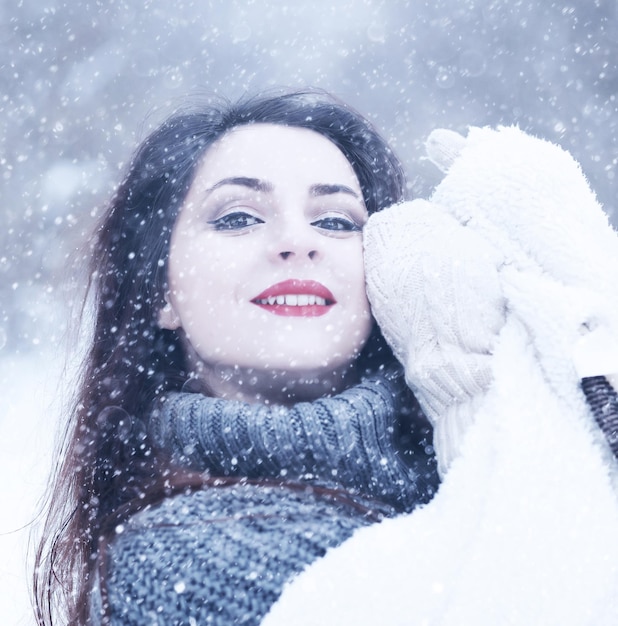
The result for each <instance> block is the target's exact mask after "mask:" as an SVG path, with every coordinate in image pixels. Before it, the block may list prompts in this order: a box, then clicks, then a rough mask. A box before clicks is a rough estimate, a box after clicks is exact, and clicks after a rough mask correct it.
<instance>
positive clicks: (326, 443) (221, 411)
mask: <svg viewBox="0 0 618 626" xmlns="http://www.w3.org/2000/svg"><path fill="white" fill-rule="evenodd" d="M405 404H410V396H409V394H408V393H406V388H405V383H404V382H403V380H402V377H401V376H399V375H380V376H375V377H373V378H371V379H368V380H365V381H363V382H362V383H360V384H359V385H357V386H355V387H352V388H350V389H347V390H346V391H344V392H343V393H341V394H339V395H337V396H333V397H329V398H323V399H320V400H316V401H314V402H300V403H298V404H296V405H294V406H292V407H282V406H268V405H253V404H246V403H243V402H238V401H232V400H222V399H219V398H210V397H206V396H204V395H201V394H198V393H185V392H175V393H171V394H169V395H168V396H167V397H166V398H165V401H164V402H163V403H162V405H160V407H159V408H158V409H157V410H155V411H154V413H153V414H152V416H151V421H150V432H151V435H152V437H153V440H154V442H155V445H157V446H159V447H161V448H164V449H165V450H167V451H168V452H169V453H171V455H172V459H173V460H174V462H175V463H177V464H180V465H183V466H188V467H191V468H192V469H196V470H198V471H202V472H208V473H210V474H212V475H214V476H243V477H247V478H264V479H285V480H293V481H310V482H313V483H318V484H320V485H324V486H329V487H335V488H344V489H346V490H347V491H349V492H351V493H355V494H359V495H361V496H364V497H368V498H373V499H377V500H380V501H381V502H383V503H386V504H388V505H390V506H392V507H394V508H395V509H396V510H399V511H402V510H410V509H411V508H413V507H414V506H415V505H417V504H418V503H419V501H423V500H426V499H428V498H429V497H430V496H431V493H432V491H433V488H434V487H435V484H436V475H435V466H434V463H433V458H432V457H431V456H430V455H428V454H427V453H426V452H425V451H424V449H425V445H423V443H419V440H420V439H422V437H423V435H426V434H427V432H426V431H425V432H423V433H420V432H419V433H417V437H416V445H417V448H418V449H417V450H415V451H414V453H413V454H408V455H406V454H404V451H403V450H401V449H400V446H398V445H396V443H395V441H396V431H397V430H398V429H399V425H398V420H399V419H400V417H401V414H402V413H405V412H406V411H408V413H409V412H410V407H409V406H404V405H405ZM418 428H419V431H420V430H422V428H423V427H422V426H419V427H418ZM413 438H414V433H413ZM419 451H420V454H419Z"/></svg>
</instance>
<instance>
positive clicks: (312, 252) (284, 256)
mask: <svg viewBox="0 0 618 626" xmlns="http://www.w3.org/2000/svg"><path fill="white" fill-rule="evenodd" d="M317 253H318V251H317V250H309V252H307V256H308V257H309V258H310V259H314V258H315V257H316V255H317ZM295 254H296V253H295V252H292V251H291V250H283V251H282V252H279V256H280V257H281V258H282V259H283V260H284V261H286V260H287V259H289V258H290V257H291V256H293V255H295ZM301 256H302V255H301Z"/></svg>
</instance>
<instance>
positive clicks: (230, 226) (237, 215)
mask: <svg viewBox="0 0 618 626" xmlns="http://www.w3.org/2000/svg"><path fill="white" fill-rule="evenodd" d="M263 223H264V220H262V219H260V218H259V217H256V216H255V215H251V214H250V213H245V212H244V211H234V213H228V214H227V215H224V216H222V217H219V218H217V219H216V220H212V221H211V222H208V224H210V225H211V226H212V227H213V228H214V229H215V230H217V231H226V230H244V229H245V228H251V227H252V226H257V225H258V224H263ZM311 225H312V226H315V227H316V228H319V229H320V230H327V231H331V232H359V231H360V230H361V226H359V225H358V224H357V223H356V222H354V221H353V220H350V219H347V218H345V217H334V216H333V217H322V218H320V219H318V220H315V221H314V222H311Z"/></svg>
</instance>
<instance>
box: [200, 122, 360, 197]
mask: <svg viewBox="0 0 618 626" xmlns="http://www.w3.org/2000/svg"><path fill="white" fill-rule="evenodd" d="M230 176H248V177H253V178H259V179H261V180H265V181H268V182H272V183H275V184H277V182H281V181H283V180H285V181H294V182H297V183H298V184H304V183H306V184H308V185H312V184H315V183H342V184H347V185H348V186H351V187H352V188H354V189H356V190H359V184H358V180H357V178H356V174H355V173H354V170H353V168H352V166H351V165H350V163H349V162H348V160H347V159H346V157H345V156H344V155H343V153H342V152H341V151H340V150H339V148H338V147H337V146H336V145H335V144H334V143H332V142H331V141H330V140H329V139H327V138H326V137H324V136H322V135H320V134H319V133H317V132H315V131H312V130H309V129H306V128H295V127H290V126H281V125H277V124H253V125H248V126H239V127H236V128H234V129H232V130H230V131H228V132H227V133H226V134H225V135H224V136H223V137H221V138H220V139H219V140H218V141H216V142H215V143H214V144H213V145H212V146H211V147H210V148H209V149H208V151H207V152H206V154H205V155H204V157H203V159H202V163H201V164H200V168H199V170H198V174H197V179H196V183H198V181H199V184H200V186H201V185H204V186H205V187H210V186H212V185H213V184H215V183H216V182H217V181H219V180H221V179H223V178H226V177H230Z"/></svg>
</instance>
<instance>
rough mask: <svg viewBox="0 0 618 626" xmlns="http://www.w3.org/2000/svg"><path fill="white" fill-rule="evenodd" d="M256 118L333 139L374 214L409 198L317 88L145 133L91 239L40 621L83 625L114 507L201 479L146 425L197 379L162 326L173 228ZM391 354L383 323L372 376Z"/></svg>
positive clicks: (385, 152)
mask: <svg viewBox="0 0 618 626" xmlns="http://www.w3.org/2000/svg"><path fill="white" fill-rule="evenodd" d="M255 123H268V124H279V125H285V126H292V127H301V128H306V129H310V130H312V131H315V132H317V133H320V134H321V135H323V136H324V137H326V138H328V139H329V140H330V141H332V142H333V143H334V144H335V145H336V146H337V147H338V148H339V149H340V150H341V152H342V153H343V154H344V155H345V157H346V158H347V160H348V161H349V162H350V164H351V166H352V167H353V169H354V172H355V173H356V176H357V178H358V180H359V182H360V186H361V190H362V193H363V197H364V201H365V204H366V206H367V209H368V212H369V213H370V214H371V213H373V212H375V211H378V210H380V209H382V208H384V207H386V206H388V205H390V204H393V203H395V202H399V201H401V200H402V199H404V195H405V177H404V174H403V169H402V166H401V164H400V162H399V161H398V159H397V158H396V156H395V155H394V154H393V152H392V151H391V149H390V148H389V146H388V145H387V143H386V142H385V141H384V140H383V139H382V138H381V137H380V135H379V134H378V133H377V132H376V131H375V129H374V128H373V127H372V125H371V124H370V123H369V122H368V121H367V120H366V119H365V118H363V117H362V116H361V115H359V114H358V113H357V112H356V111H354V110H353V109H351V108H350V107H348V106H346V105H345V104H343V103H341V102H339V101H338V100H336V99H335V98H333V97H332V96H330V95H328V94H326V93H324V92H320V91H314V90H306V91H300V92H291V93H290V92H285V93H276V94H268V95H260V96H254V97H248V98H244V99H242V100H240V101H238V102H234V103H231V102H228V101H223V100H222V101H216V102H208V103H207V104H205V105H201V106H196V105H192V106H191V107H190V108H187V109H184V110H182V111H178V112H176V113H175V114H173V115H172V116H171V117H169V118H168V119H167V120H166V121H164V122H163V123H162V124H161V125H160V126H159V127H158V128H157V129H156V130H155V131H154V132H152V134H150V135H149V136H148V137H147V138H146V139H145V141H144V142H143V143H142V144H141V146H140V147H139V148H138V149H137V151H136V153H135V155H134V157H133V159H132V161H131V163H130V164H129V167H128V170H127V172H126V175H125V177H124V180H123V181H122V183H121V184H120V186H119V187H118V189H117V191H116V193H115V194H114V196H113V198H112V199H111V202H110V203H109V206H108V208H107V210H106V212H105V214H104V215H103V217H102V220H101V222H100V224H99V226H98V227H97V229H96V231H95V233H94V235H93V238H92V241H91V243H90V246H91V257H90V258H91V262H90V277H91V278H90V282H89V287H88V289H89V296H88V297H89V298H91V301H92V302H93V303H94V330H93V333H92V341H91V344H90V348H89V351H88V352H87V355H86V358H85V360H84V363H83V366H82V370H81V376H80V380H79V388H78V389H77V393H76V397H75V402H74V405H73V408H72V411H71V412H70V416H69V420H68V422H67V427H66V434H65V437H64V443H63V445H62V449H61V450H60V455H59V458H60V463H59V466H58V469H57V471H56V473H55V475H54V476H53V477H52V479H51V487H50V490H49V497H48V502H47V505H46V521H45V526H44V528H43V533H42V539H41V541H40V543H39V545H38V550H37V554H36V563H35V575H34V597H35V605H36V607H35V610H36V616H37V620H38V623H39V624H41V625H46V626H49V625H51V624H54V623H58V620H61V621H65V620H68V621H69V623H71V624H83V623H86V621H87V613H88V610H87V609H88V593H89V589H90V587H91V586H92V576H93V575H94V570H95V561H96V559H95V558H93V557H94V556H95V555H96V553H97V546H98V544H99V541H100V540H101V537H103V536H105V534H106V533H107V532H108V529H109V520H110V519H113V518H114V514H115V513H117V512H119V511H135V510H136V509H138V508H139V507H140V506H142V505H143V503H145V502H148V501H152V498H153V496H152V494H157V496H156V497H164V496H165V495H169V494H170V493H173V492H174V491H176V490H177V489H180V488H182V487H183V486H187V485H188V486H191V485H195V484H197V483H198V482H199V480H200V479H199V478H196V477H195V476H192V477H191V476H188V475H187V474H185V475H184V476H183V475H180V477H179V475H178V474H177V473H174V472H173V471H171V469H170V464H169V462H168V460H167V459H166V458H164V457H163V456H162V455H161V453H159V452H158V451H156V450H155V449H154V448H153V446H152V445H151V442H150V440H149V436H148V432H147V428H146V426H145V424H144V420H145V418H146V417H147V415H148V412H149V409H150V407H151V405H152V404H153V403H154V402H155V400H156V399H157V398H158V397H160V396H161V394H164V393H165V392H167V391H169V390H174V389H180V388H181V387H182V385H183V384H184V383H185V381H186V380H187V377H188V370H187V366H186V363H185V358H184V354H183V349H182V344H181V341H180V337H179V335H178V334H177V332H176V331H169V330H164V329H161V328H160V327H159V325H158V323H157V319H158V314H159V311H160V310H161V308H162V307H163V306H164V304H165V300H164V295H165V293H166V290H167V264H168V255H169V248H170V239H171V235H172V231H173V228H174V224H175V221H176V218H177V216H178V212H179V210H180V208H181V207H182V205H183V202H184V200H185V197H186V195H187V193H188V191H189V188H190V186H191V184H192V181H193V179H194V176H195V174H196V170H197V169H198V167H199V164H200V161H201V157H202V156H203V155H204V153H205V152H206V151H207V150H208V149H209V147H210V146H211V145H212V144H213V143H214V142H215V141H217V139H219V138H220V137H221V136H223V135H224V134H225V133H226V132H228V131H229V130H231V129H232V128H235V127H238V126H242V125H245V124H255ZM392 360H393V356H392V353H391V352H390V350H389V349H388V347H387V346H386V344H385V343H384V341H383V339H382V338H381V335H380V333H379V330H378V329H377V326H376V327H375V329H374V332H373V333H372V336H371V337H370V339H369V340H368V342H367V345H366V346H365V348H364V350H363V352H362V354H361V356H360V357H359V361H358V362H359V365H360V366H361V367H363V368H365V369H369V370H371V369H375V368H376V367H377V366H379V365H380V364H384V363H385V362H389V361H392Z"/></svg>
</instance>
